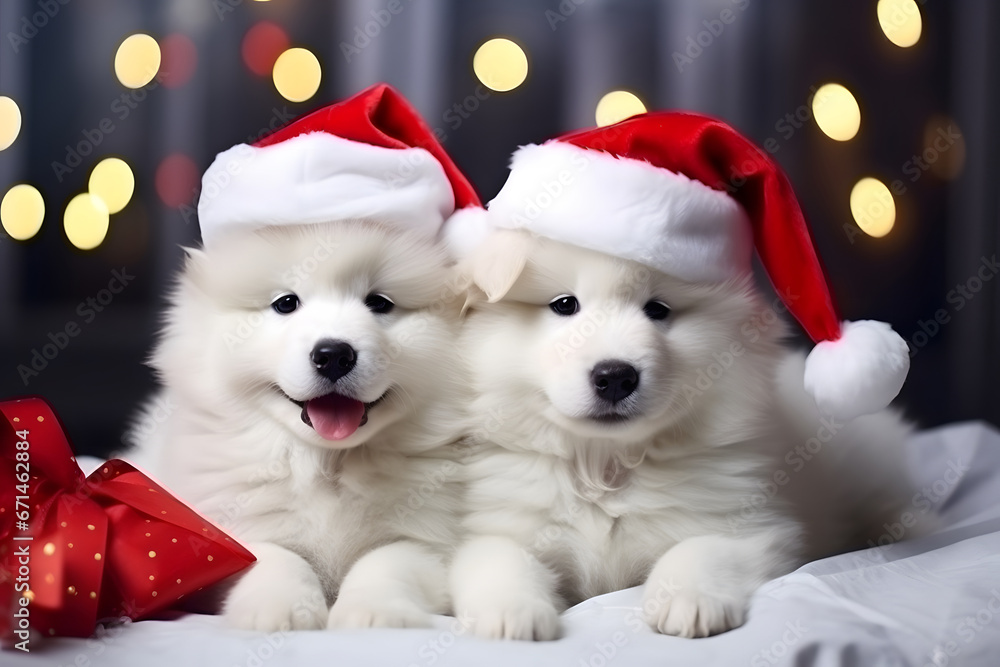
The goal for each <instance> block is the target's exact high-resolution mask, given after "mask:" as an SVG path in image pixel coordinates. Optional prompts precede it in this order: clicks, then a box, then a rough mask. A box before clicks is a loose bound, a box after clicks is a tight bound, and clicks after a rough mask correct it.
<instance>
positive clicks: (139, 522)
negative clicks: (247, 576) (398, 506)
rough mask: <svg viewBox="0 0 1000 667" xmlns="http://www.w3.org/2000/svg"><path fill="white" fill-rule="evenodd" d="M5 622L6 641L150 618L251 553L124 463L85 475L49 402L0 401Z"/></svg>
mask: <svg viewBox="0 0 1000 667" xmlns="http://www.w3.org/2000/svg"><path fill="white" fill-rule="evenodd" d="M0 415H2V416H3V419H0V614H2V616H0V618H2V619H3V620H2V621H0V623H2V637H3V640H4V642H5V643H6V644H8V645H9V644H14V645H15V646H17V644H18V643H20V642H24V641H26V640H28V638H29V634H28V632H29V628H30V629H32V630H34V631H36V632H37V633H40V634H41V635H43V636H44V635H62V636H69V637H88V636H90V635H91V634H92V633H93V632H94V628H95V626H96V624H97V622H98V620H99V619H101V620H106V619H114V618H121V617H127V618H130V619H132V620H141V619H143V618H148V617H150V616H151V615H153V614H156V613H157V612H160V611H162V610H164V609H166V608H168V607H170V606H171V605H173V604H174V603H175V602H176V601H177V600H179V599H181V598H183V597H184V596H186V595H190V594H191V593H194V592H196V591H199V590H201V589H203V588H204V587H207V586H210V585H212V584H214V583H216V582H218V581H220V580H222V579H224V578H226V577H228V576H230V575H233V574H235V573H237V572H239V571H240V570H243V569H244V568H246V567H248V566H249V565H250V564H251V563H253V562H254V560H255V558H254V556H253V554H251V553H250V552H249V551H247V550H246V549H245V548H243V547H242V546H241V545H240V544H238V543H237V542H236V541H235V540H233V539H232V538H230V537H229V536H228V535H226V534H224V533H223V532H222V531H220V530H219V529H218V528H216V527H215V526H213V525H212V524H211V523H209V522H208V521H207V520H205V519H204V518H202V517H201V516H199V515H198V514H197V513H196V512H195V511H194V510H192V509H191V508H189V507H187V506H186V505H184V504H183V503H182V502H180V501H179V500H177V499H176V498H174V497H173V496H172V495H171V494H170V493H169V492H168V491H166V490H165V489H163V488H162V487H161V486H159V485H158V484H156V483H155V482H153V481H152V480H150V479H149V478H148V477H147V476H146V475H144V474H143V473H141V472H140V471H138V470H136V469H135V468H134V467H132V466H131V465H130V464H128V463H126V462H125V461H121V460H118V459H114V460H111V461H108V462H107V463H105V464H104V465H102V466H101V467H100V468H98V469H97V470H96V471H94V473H92V474H91V475H90V476H89V477H85V476H84V474H83V471H81V470H80V467H79V466H78V465H77V463H76V459H75V458H74V456H73V452H72V449H71V448H70V445H69V441H68V440H67V439H66V435H65V433H64V432H63V429H62V426H61V424H60V423H59V420H58V419H57V417H56V415H55V413H54V412H53V411H52V408H51V407H50V406H49V405H48V403H46V402H45V401H44V400H42V399H40V398H24V399H18V400H12V401H5V402H0Z"/></svg>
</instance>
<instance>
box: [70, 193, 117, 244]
mask: <svg viewBox="0 0 1000 667" xmlns="http://www.w3.org/2000/svg"><path fill="white" fill-rule="evenodd" d="M108 222H109V218H108V207H107V206H106V205H105V204H104V201H103V200H102V199H101V198H100V197H98V196H96V195H92V194H90V193H89V192H84V193H82V194H78V195H77V196H75V197H73V198H72V199H71V200H70V201H69V204H67V205H66V212H65V213H64V214H63V229H64V230H65V231H66V238H68V239H69V242H70V243H72V244H73V245H74V246H76V247H77V248H79V249H80V250H93V249H94V248H96V247H97V246H99V245H101V243H102V242H103V241H104V237H106V236H107V235H108Z"/></svg>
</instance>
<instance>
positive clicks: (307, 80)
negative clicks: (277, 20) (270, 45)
mask: <svg viewBox="0 0 1000 667" xmlns="http://www.w3.org/2000/svg"><path fill="white" fill-rule="evenodd" d="M272 76H273V78H274V87H275V88H276V89H277V90H278V93H279V94H280V95H281V96H282V97H284V98H285V99H286V100H288V101H289V102H305V101H306V100H308V99H309V98H311V97H312V96H313V95H315V94H316V91H317V90H319V83H320V79H322V76H323V71H322V68H321V67H320V65H319V59H317V58H316V56H315V55H314V54H313V52H312V51H310V50H309V49H303V48H300V47H296V48H292V49H288V50H287V51H285V52H284V53H282V54H281V55H280V56H278V59H277V60H275V61H274V72H273V74H272Z"/></svg>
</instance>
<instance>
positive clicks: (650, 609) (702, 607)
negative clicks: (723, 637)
mask: <svg viewBox="0 0 1000 667" xmlns="http://www.w3.org/2000/svg"><path fill="white" fill-rule="evenodd" d="M672 588H673V587H671V586H663V585H661V584H653V583H649V584H647V585H646V591H645V594H644V595H643V604H642V609H643V614H644V616H645V618H646V622H647V623H648V624H649V625H650V626H651V627H652V628H653V629H654V630H656V631H658V632H661V633H663V634H665V635H673V636H675V637H688V638H692V637H709V636H711V635H717V634H719V633H721V632H726V631H727V630H732V629H733V628H737V627H739V626H741V625H743V620H744V614H745V609H746V605H747V600H746V599H745V598H742V597H736V596H720V595H714V594H710V593H706V592H704V591H700V590H698V589H697V588H690V587H689V588H687V589H684V590H671V589H672Z"/></svg>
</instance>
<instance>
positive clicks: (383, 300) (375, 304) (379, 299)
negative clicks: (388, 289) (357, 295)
mask: <svg viewBox="0 0 1000 667" xmlns="http://www.w3.org/2000/svg"><path fill="white" fill-rule="evenodd" d="M365 305H366V306H368V310H370V311H372V312H373V313H376V314H378V315H385V314H386V313H388V312H390V311H391V310H392V309H393V308H395V307H396V304H394V303H393V302H392V301H389V298H388V297H387V296H384V295H382V294H369V295H368V296H366V297H365Z"/></svg>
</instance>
